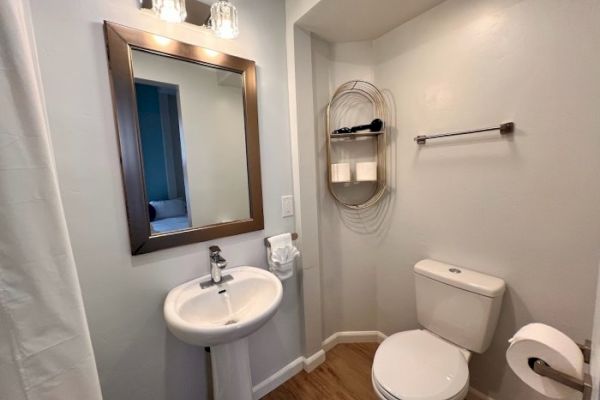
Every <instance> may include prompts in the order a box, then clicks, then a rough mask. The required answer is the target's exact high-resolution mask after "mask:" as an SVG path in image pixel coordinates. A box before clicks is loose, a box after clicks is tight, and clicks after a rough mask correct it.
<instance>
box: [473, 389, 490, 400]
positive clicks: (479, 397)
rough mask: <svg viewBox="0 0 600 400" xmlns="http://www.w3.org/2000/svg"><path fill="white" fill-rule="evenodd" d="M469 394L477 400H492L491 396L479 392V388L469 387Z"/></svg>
mask: <svg viewBox="0 0 600 400" xmlns="http://www.w3.org/2000/svg"><path fill="white" fill-rule="evenodd" d="M469 396H471V397H472V398H474V399H477V400H494V399H493V398H492V397H490V396H487V395H485V394H483V393H481V392H480V391H479V390H477V389H473V388H472V387H470V388H469Z"/></svg>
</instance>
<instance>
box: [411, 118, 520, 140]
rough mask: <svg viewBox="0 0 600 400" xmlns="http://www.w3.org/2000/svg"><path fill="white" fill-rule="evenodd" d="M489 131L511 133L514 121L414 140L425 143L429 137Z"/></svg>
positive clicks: (424, 136)
mask: <svg viewBox="0 0 600 400" xmlns="http://www.w3.org/2000/svg"><path fill="white" fill-rule="evenodd" d="M491 131H500V134H502V135H506V134H510V133H513V132H514V131H515V123H514V122H506V123H504V124H501V125H500V126H494V127H491V128H483V129H475V130H471V131H461V132H450V133H440V134H437V135H419V136H416V137H415V142H417V144H425V143H427V141H428V140H429V139H438V138H443V137H449V136H459V135H470V134H472V133H481V132H491Z"/></svg>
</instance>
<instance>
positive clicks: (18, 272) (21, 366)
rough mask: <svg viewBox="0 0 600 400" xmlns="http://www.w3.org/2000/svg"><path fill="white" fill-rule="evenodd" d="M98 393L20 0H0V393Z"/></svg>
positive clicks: (85, 398)
mask: <svg viewBox="0 0 600 400" xmlns="http://www.w3.org/2000/svg"><path fill="white" fill-rule="evenodd" d="M74 4H75V3H74ZM101 398H102V396H101V394H100V386H99V383H98V374H97V372H96V365H95V361H94V353H93V351H92V347H91V342H90V337H89V332H88V328H87V323H86V320H85V314H84V310H83V304H82V299H81V292H80V289H79V282H78V279H77V273H76V270H75V264H74V260H73V255H72V251H71V245H70V242H69V237H68V234H67V228H66V221H65V218H64V215H63V209H62V204H61V201H60V197H59V192H58V183H57V179H56V173H55V167H54V160H53V156H52V151H51V144H50V138H49V134H48V123H47V118H46V113H45V106H44V100H43V95H42V88H41V84H40V77H39V69H38V63H37V58H36V52H35V45H34V39H33V29H32V24H31V15H30V10H29V4H28V3H27V0H0V400H21V399H23V400H96V399H101Z"/></svg>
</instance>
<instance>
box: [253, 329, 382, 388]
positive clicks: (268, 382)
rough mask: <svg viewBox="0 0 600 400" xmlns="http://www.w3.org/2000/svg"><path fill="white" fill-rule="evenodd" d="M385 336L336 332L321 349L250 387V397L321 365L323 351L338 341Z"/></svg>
mask: <svg viewBox="0 0 600 400" xmlns="http://www.w3.org/2000/svg"><path fill="white" fill-rule="evenodd" d="M386 337H387V336H385V335H384V334H383V333H381V332H379V331H349V332H337V333H334V334H333V335H331V336H330V337H328V338H327V339H325V340H324V341H323V343H322V349H321V350H319V351H317V352H316V353H315V354H313V355H312V356H310V357H298V358H297V359H295V360H294V361H292V362H291V363H289V364H288V365H286V366H284V367H283V368H281V369H280V370H279V371H277V372H275V373H274V374H273V375H271V376H270V377H268V378H267V379H265V380H264V381H262V382H260V383H259V384H257V385H255V386H254V387H253V388H252V397H253V398H254V399H255V400H258V399H260V398H261V397H263V396H266V395H267V394H268V393H270V392H272V391H273V390H275V389H276V388H277V387H278V386H280V385H281V384H283V383H284V382H285V381H287V380H288V379H290V378H292V377H293V376H294V375H296V374H297V373H299V372H300V371H302V370H303V369H304V370H305V371H306V372H311V371H313V370H314V369H315V368H317V367H318V366H319V365H321V364H322V363H323V362H324V361H325V358H326V355H325V352H326V351H329V350H331V349H332V348H334V347H335V346H336V345H337V344H340V343H381V342H383V341H384V340H385V338H386Z"/></svg>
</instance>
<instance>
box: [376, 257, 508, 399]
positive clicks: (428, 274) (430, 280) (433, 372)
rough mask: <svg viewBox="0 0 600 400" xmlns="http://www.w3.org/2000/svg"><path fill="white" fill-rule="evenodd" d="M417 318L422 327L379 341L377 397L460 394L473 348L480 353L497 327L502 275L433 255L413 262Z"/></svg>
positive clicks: (462, 394)
mask: <svg viewBox="0 0 600 400" xmlns="http://www.w3.org/2000/svg"><path fill="white" fill-rule="evenodd" d="M414 272H415V287H416V303H417V319H418V321H419V324H420V325H421V326H422V327H423V328H424V329H421V330H411V331H404V332H399V333H396V334H394V335H391V336H390V337H388V338H387V339H385V340H384V341H383V343H381V345H380V346H379V348H378V349H377V352H376V353H375V359H374V360H373V368H372V372H371V380H372V382H373V389H374V390H375V393H376V394H377V396H378V397H379V398H380V399H381V400H463V399H464V398H465V397H466V396H467V392H468V391H469V368H468V363H469V359H470V356H471V351H473V352H476V353H483V352H484V351H485V350H487V348H488V347H489V345H490V343H491V340H492V336H493V333H494V331H495V329H496V324H497V322H498V316H499V314H500V305H501V303H502V297H503V294H504V290H505V283H504V281H503V280H502V279H499V278H496V277H493V276H489V275H486V274H482V273H479V272H476V271H471V270H468V269H466V268H460V267H456V266H453V265H449V264H445V263H441V262H438V261H433V260H422V261H419V262H418V263H417V264H416V265H415V268H414Z"/></svg>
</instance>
